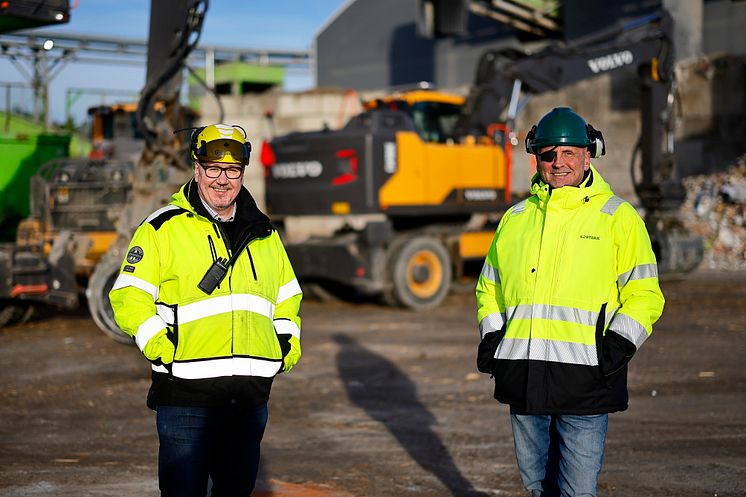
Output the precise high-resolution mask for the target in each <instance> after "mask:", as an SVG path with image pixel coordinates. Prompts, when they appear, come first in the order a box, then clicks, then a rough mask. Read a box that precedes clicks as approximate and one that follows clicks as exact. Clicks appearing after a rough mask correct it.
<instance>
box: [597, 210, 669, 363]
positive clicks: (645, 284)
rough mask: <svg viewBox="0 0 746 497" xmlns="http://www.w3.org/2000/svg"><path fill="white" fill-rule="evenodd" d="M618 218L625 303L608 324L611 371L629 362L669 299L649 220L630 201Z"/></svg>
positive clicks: (620, 280) (616, 235) (622, 300)
mask: <svg viewBox="0 0 746 497" xmlns="http://www.w3.org/2000/svg"><path fill="white" fill-rule="evenodd" d="M614 217H615V218H616V219H615V222H614V233H613V234H614V238H615V240H616V249H617V271H616V273H617V288H618V290H619V302H620V304H621V306H620V307H619V309H618V311H617V313H616V314H615V315H614V318H613V319H612V321H611V323H610V324H609V326H608V330H607V337H606V338H605V342H604V363H605V364H604V367H603V369H604V372H606V373H609V374H610V373H613V372H614V371H616V370H617V369H619V368H620V367H622V366H623V365H624V364H626V362H627V361H629V359H630V358H631V357H632V355H633V354H634V353H635V352H636V351H637V350H638V349H639V348H640V347H641V346H642V344H643V343H644V342H645V340H646V339H647V338H648V337H649V336H650V334H651V333H652V331H653V324H654V323H655V322H656V321H657V320H658V318H659V317H660V316H661V313H662V312H663V305H664V302H665V300H664V298H663V293H662V292H661V289H660V286H659V284H658V266H657V263H656V260H655V254H654V253H653V248H652V246H651V244H650V237H649V236H648V232H647V229H646V228H645V223H644V222H643V220H642V218H640V216H639V215H638V214H637V212H636V211H635V210H634V208H633V207H632V206H631V205H630V204H628V203H626V202H625V203H624V204H622V205H621V206H620V207H619V209H618V211H617V212H616V213H615V216H614ZM609 332H611V333H609Z"/></svg>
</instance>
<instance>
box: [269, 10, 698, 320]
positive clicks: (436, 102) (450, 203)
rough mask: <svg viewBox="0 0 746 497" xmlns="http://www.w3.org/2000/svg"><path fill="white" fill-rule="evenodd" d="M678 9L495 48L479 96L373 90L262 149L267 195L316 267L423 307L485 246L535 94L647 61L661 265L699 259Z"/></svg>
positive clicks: (670, 268)
mask: <svg viewBox="0 0 746 497" xmlns="http://www.w3.org/2000/svg"><path fill="white" fill-rule="evenodd" d="M671 33H672V20H671V18H670V16H669V15H668V14H667V12H665V11H660V12H657V13H655V14H652V15H650V16H646V17H644V18H641V19H636V20H635V21H633V22H630V23H626V24H622V25H618V26H612V27H610V28H605V29H603V30H600V31H598V32H596V33H593V34H591V35H589V36H586V37H584V38H583V39H582V40H580V41H578V42H575V43H559V42H552V43H550V44H549V45H547V46H546V48H544V49H543V50H540V51H538V52H534V53H528V52H521V51H519V50H516V49H510V50H502V51H491V52H488V53H485V54H484V56H483V57H482V59H481V61H480V64H479V66H478V68H477V75H476V80H475V83H474V85H473V88H472V90H471V92H470V94H469V95H468V97H467V99H461V98H460V97H458V96H454V95H447V94H443V93H440V92H435V91H411V92H404V93H400V94H395V95H391V96H389V97H387V98H383V99H378V100H372V101H369V102H366V103H365V104H364V109H365V110H364V112H363V113H361V114H360V115H358V116H355V117H353V118H352V119H351V120H350V121H349V122H348V123H347V125H346V126H344V128H342V129H340V130H337V131H330V130H322V131H318V132H310V133H291V134H289V135H286V136H280V137H277V138H274V139H273V140H272V141H271V142H269V143H265V144H264V145H263V149H262V154H261V158H262V162H263V164H264V165H265V167H266V174H265V179H266V201H267V208H268V211H269V213H270V214H271V216H272V217H273V219H274V220H275V221H276V222H278V223H280V224H283V225H284V229H285V231H286V241H287V242H288V243H287V245H286V248H287V251H288V253H289V255H290V257H291V259H292V260H293V264H294V267H296V271H297V273H298V276H299V277H300V278H301V280H302V281H306V282H310V281H314V282H322V283H328V282H333V283H335V284H342V285H344V286H346V287H351V288H353V289H355V290H357V291H360V292H364V293H367V294H377V295H381V296H382V297H383V299H384V300H385V301H386V302H391V303H396V304H401V305H403V306H406V307H409V308H412V309H426V308H430V307H432V306H435V305H437V304H438V303H439V302H440V301H441V300H442V299H443V298H444V296H445V295H446V294H447V292H448V289H449V286H450V285H451V282H452V280H453V278H454V275H459V274H461V272H462V271H463V268H464V266H465V264H466V263H468V262H469V261H470V260H481V259H483V258H484V256H485V254H486V251H487V248H488V246H489V242H490V239H491V237H492V235H493V233H494V228H495V225H496V222H497V221H498V220H499V218H500V215H501V214H502V212H504V210H505V208H506V207H507V206H508V205H510V203H511V197H512V195H513V192H512V188H511V185H510V177H511V154H512V149H511V146H512V143H511V141H512V140H514V134H513V130H512V129H511V128H512V122H513V120H514V119H515V116H516V111H517V109H519V108H520V106H521V105H520V103H521V98H522V95H531V94H537V93H542V92H545V91H550V90H557V89H559V88H562V87H564V86H567V85H570V84H572V83H575V82H578V81H581V80H584V79H589V78H594V77H596V76H600V75H602V74H605V73H608V72H611V71H615V70H618V69H622V68H625V67H630V66H631V67H635V68H637V69H638V72H639V75H640V76H639V83H640V89H641V95H642V99H641V102H640V118H641V122H642V135H641V139H640V142H639V145H638V150H637V152H638V153H637V154H636V155H635V159H634V161H633V162H634V163H635V166H634V167H635V170H636V171H638V170H639V171H640V174H638V176H637V177H636V181H635V187H636V190H637V192H638V196H639V197H640V200H641V202H642V205H643V207H644V208H645V210H646V216H647V217H646V222H647V225H648V229H649V231H650V233H651V238H652V240H653V245H654V248H655V250H656V252H657V255H658V260H659V268H660V270H661V272H663V273H665V272H687V271H690V270H692V269H693V268H695V267H696V266H697V265H698V264H699V262H700V261H701V259H702V254H703V249H702V241H701V240H700V239H699V238H697V237H695V236H692V235H691V234H689V233H687V232H686V230H685V229H684V228H683V227H682V225H681V223H680V222H679V220H678V219H677V217H676V212H677V209H678V207H679V206H680V205H681V203H682V202H683V200H684V195H685V191H684V188H683V185H682V183H681V181H680V179H679V178H678V176H677V175H676V170H675V167H674V164H673V150H672V143H673V140H672V136H673V135H672V132H673V129H672V111H671V110H672V105H673V95H674V93H673V89H672V88H673V76H674V71H673V58H672V57H673V53H672V52H673V50H672V43H671Z"/></svg>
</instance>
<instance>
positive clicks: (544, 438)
mask: <svg viewBox="0 0 746 497" xmlns="http://www.w3.org/2000/svg"><path fill="white" fill-rule="evenodd" d="M510 421H511V423H512V425H513V441H514V442H515V454H516V459H517V461H518V469H519V470H520V472H521V479H522V480H523V485H524V486H525V487H526V490H528V491H529V492H531V495H532V497H559V496H562V497H570V496H573V497H581V496H582V497H595V496H596V488H597V485H598V474H599V473H600V472H601V466H602V464H603V460H604V442H605V440H606V431H607V429H608V426H609V415H608V414H599V415H593V416H566V415H552V416H539V415H523V414H518V413H517V412H514V410H513V409H512V408H511V410H510Z"/></svg>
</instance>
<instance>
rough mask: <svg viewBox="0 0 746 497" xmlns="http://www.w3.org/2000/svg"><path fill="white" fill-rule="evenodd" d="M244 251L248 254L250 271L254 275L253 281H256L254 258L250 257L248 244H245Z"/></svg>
mask: <svg viewBox="0 0 746 497" xmlns="http://www.w3.org/2000/svg"><path fill="white" fill-rule="evenodd" d="M246 253H247V254H249V262H250V263H251V272H252V274H253V275H254V281H257V278H256V268H255V267H254V258H253V257H251V250H249V246H248V245H246Z"/></svg>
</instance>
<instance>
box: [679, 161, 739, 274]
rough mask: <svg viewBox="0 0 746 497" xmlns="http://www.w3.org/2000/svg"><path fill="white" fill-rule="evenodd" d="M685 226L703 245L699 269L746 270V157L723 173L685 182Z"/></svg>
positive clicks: (689, 178) (683, 211) (682, 209)
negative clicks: (703, 253)
mask: <svg viewBox="0 0 746 497" xmlns="http://www.w3.org/2000/svg"><path fill="white" fill-rule="evenodd" d="M684 184H685V186H686V190H687V200H686V202H685V203H684V205H683V206H682V208H681V217H682V220H683V222H684V224H685V225H686V226H687V227H688V228H689V229H690V230H691V231H692V232H693V233H695V234H697V235H699V236H701V237H702V238H703V239H704V242H705V257H704V260H703V261H702V266H701V267H702V268H706V269H730V270H742V271H743V270H746V155H742V156H741V157H739V158H738V160H737V161H736V163H735V164H734V165H733V166H730V167H729V168H728V169H727V170H725V171H723V172H718V173H713V174H708V175H702V176H690V177H688V178H686V179H685V180H684Z"/></svg>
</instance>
